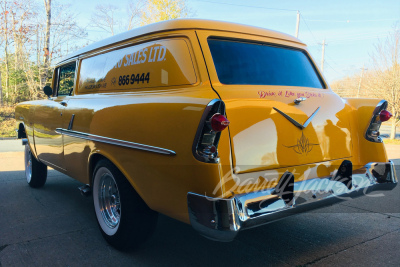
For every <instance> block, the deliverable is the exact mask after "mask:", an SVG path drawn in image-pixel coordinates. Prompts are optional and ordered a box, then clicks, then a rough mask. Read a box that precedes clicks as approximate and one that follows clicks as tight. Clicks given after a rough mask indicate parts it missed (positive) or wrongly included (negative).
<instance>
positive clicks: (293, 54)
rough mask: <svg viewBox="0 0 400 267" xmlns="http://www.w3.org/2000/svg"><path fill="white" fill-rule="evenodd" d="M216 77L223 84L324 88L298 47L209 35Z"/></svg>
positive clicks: (306, 57) (311, 65)
mask: <svg viewBox="0 0 400 267" xmlns="http://www.w3.org/2000/svg"><path fill="white" fill-rule="evenodd" d="M208 45H209V47H210V51H211V55H212V58H213V61H214V64H215V69H216V71H217V75H218V79H219V81H220V82H221V83H223V84H248V85H277V86H299V87H312V88H324V86H323V83H322V82H321V79H320V77H319V75H318V74H317V72H316V70H315V67H314V66H313V64H312V63H311V61H310V59H309V57H308V56H307V55H306V54H305V53H304V52H303V51H301V50H298V49H292V48H288V47H280V46H273V45H270V44H260V43H250V42H245V41H236V40H235V41H233V40H221V39H213V38H210V39H208Z"/></svg>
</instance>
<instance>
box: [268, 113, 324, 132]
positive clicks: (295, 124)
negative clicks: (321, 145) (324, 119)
mask: <svg viewBox="0 0 400 267" xmlns="http://www.w3.org/2000/svg"><path fill="white" fill-rule="evenodd" d="M320 108H321V107H318V108H317V109H316V110H315V111H314V112H313V114H311V116H310V117H308V119H307V120H306V121H305V122H304V124H300V123H299V122H297V121H296V120H295V119H293V118H292V117H290V116H289V115H287V114H286V113H284V112H283V111H280V110H279V109H277V108H275V107H274V108H273V109H274V110H276V111H277V112H278V113H279V114H281V115H282V116H283V117H285V118H286V119H287V120H288V121H290V122H291V123H293V124H294V126H296V127H298V128H300V130H303V129H304V128H306V127H307V126H308V124H310V122H311V120H312V119H313V118H314V117H315V115H316V114H317V112H318V111H319V109H320Z"/></svg>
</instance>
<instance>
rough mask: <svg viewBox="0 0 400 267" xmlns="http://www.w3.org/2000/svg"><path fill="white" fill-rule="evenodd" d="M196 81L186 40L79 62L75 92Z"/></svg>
mask: <svg viewBox="0 0 400 267" xmlns="http://www.w3.org/2000/svg"><path fill="white" fill-rule="evenodd" d="M196 82H197V77H196V72H195V69H194V65H193V61H192V57H191V53H190V50H189V46H188V43H187V41H186V40H184V39H178V38H177V39H170V40H159V41H152V42H147V43H143V44H139V45H133V46H129V47H126V48H122V49H118V50H113V51H110V52H107V53H104V54H100V55H96V56H93V57H89V58H85V59H83V60H82V61H81V66H80V75H79V89H78V92H79V93H93V92H102V91H125V90H130V89H141V88H155V87H169V86H181V85H192V84H195V83H196Z"/></svg>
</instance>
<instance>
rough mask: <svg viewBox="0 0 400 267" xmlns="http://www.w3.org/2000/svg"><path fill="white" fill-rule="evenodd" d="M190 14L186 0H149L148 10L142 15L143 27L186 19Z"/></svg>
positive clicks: (143, 11)
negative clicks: (164, 21) (160, 22)
mask: <svg viewBox="0 0 400 267" xmlns="http://www.w3.org/2000/svg"><path fill="white" fill-rule="evenodd" d="M188 13H189V8H188V6H187V4H186V0H147V3H146V8H145V9H144V10H142V14H141V25H147V24H150V23H154V22H159V21H163V20H171V19H177V18H184V17H187V16H188Z"/></svg>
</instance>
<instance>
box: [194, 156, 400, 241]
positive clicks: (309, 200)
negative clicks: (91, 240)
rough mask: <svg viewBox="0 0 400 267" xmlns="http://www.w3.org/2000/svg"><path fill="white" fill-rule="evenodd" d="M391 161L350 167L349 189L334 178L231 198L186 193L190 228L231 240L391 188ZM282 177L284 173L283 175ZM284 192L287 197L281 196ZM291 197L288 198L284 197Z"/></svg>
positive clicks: (394, 181)
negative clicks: (255, 229) (292, 216)
mask: <svg viewBox="0 0 400 267" xmlns="http://www.w3.org/2000/svg"><path fill="white" fill-rule="evenodd" d="M394 168H395V166H394V164H393V162H392V161H389V162H371V163H368V164H366V165H365V166H364V167H362V168H360V169H357V170H353V172H352V186H351V187H350V188H351V189H348V187H347V186H346V185H345V184H343V182H342V181H340V180H335V177H323V178H313V179H308V180H303V181H298V182H294V183H293V182H290V181H289V184H288V186H289V187H286V188H279V187H274V188H268V189H264V190H260V191H253V192H249V193H244V194H240V195H234V196H233V197H231V198H226V199H225V198H213V197H208V196H205V195H200V194H197V193H192V192H189V193H188V194H187V201H188V211H189V219H190V223H191V225H192V227H193V228H194V229H195V230H197V231H198V232H199V233H200V234H202V235H204V236H205V237H207V238H209V239H213V240H217V241H231V240H233V239H234V238H235V236H236V235H237V234H238V232H239V231H240V230H245V229H249V228H253V227H257V226H260V225H263V224H268V223H271V222H274V221H277V220H280V219H283V218H285V217H288V216H291V215H295V214H299V213H303V212H306V211H311V210H315V209H319V208H323V207H326V206H329V205H332V204H335V203H339V202H342V201H345V200H350V199H353V198H356V197H359V196H363V195H365V194H369V193H371V192H373V191H380V190H392V189H393V188H395V187H396V185H397V183H398V180H397V177H396V174H395V171H394ZM282 177H283V176H282ZM283 195H285V196H286V197H283ZM288 196H289V197H291V198H292V199H291V201H285V200H287V197H288Z"/></svg>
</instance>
